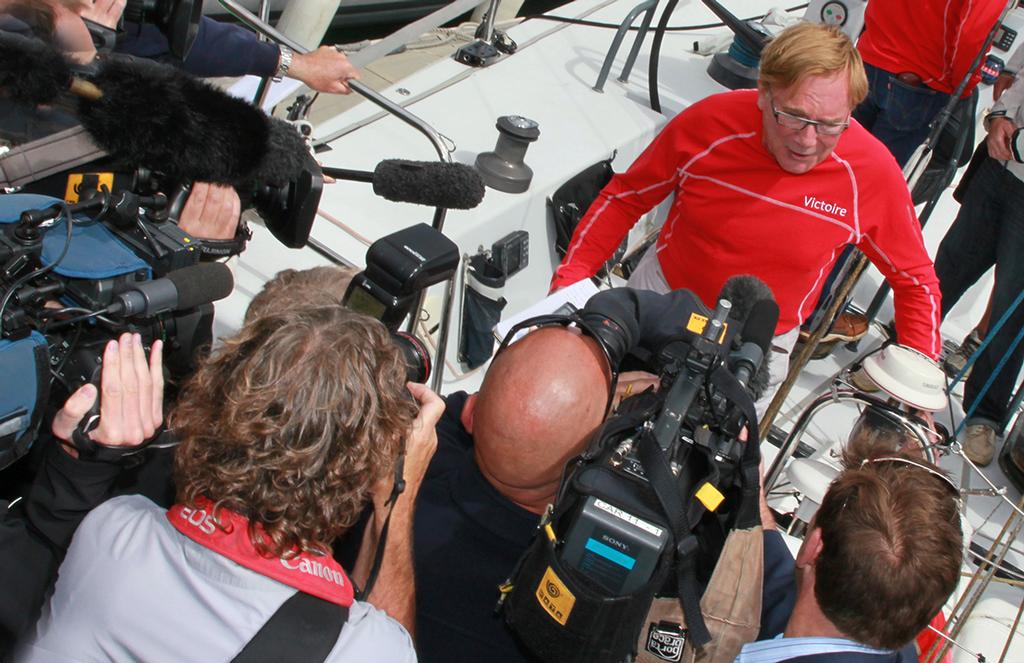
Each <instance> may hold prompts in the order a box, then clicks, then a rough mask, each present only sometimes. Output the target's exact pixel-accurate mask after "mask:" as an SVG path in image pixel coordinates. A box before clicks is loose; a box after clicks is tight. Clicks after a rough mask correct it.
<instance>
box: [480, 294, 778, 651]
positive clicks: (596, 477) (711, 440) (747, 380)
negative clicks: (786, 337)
mask: <svg viewBox="0 0 1024 663" xmlns="http://www.w3.org/2000/svg"><path fill="white" fill-rule="evenodd" d="M739 278H741V279H753V277H739ZM730 283H732V281H731V282H730ZM760 287H761V288H762V289H763V291H765V292H767V293H768V295H767V296H768V297H770V291H768V289H767V287H766V286H763V284H761V286H760ZM729 290H730V287H729V285H728V284H727V287H726V288H725V289H724V290H723V298H722V299H721V300H720V301H719V302H718V305H717V306H716V308H715V309H714V310H713V311H712V310H708V309H707V308H706V307H705V306H704V305H703V304H702V303H701V302H700V300H699V299H698V298H697V297H696V296H695V295H693V294H692V293H690V292H688V291H686V290H678V291H674V292H671V293H668V294H666V295H659V294H656V293H653V292H647V291H634V290H630V289H625V288H624V289H613V290H608V291H604V292H601V293H599V294H597V295H595V296H594V297H593V298H591V300H590V301H589V302H588V303H587V305H586V307H585V308H584V309H582V310H581V311H579V312H577V313H576V314H573V316H571V317H570V318H568V319H564V320H557V319H552V318H551V317H547V318H542V319H534V320H528V321H525V322H524V323H521V324H522V325H523V326H526V325H531V326H532V325H535V324H538V323H540V324H544V323H550V322H562V323H566V322H571V323H573V324H576V325H577V326H579V327H580V328H581V329H582V330H583V331H584V333H586V334H588V335H590V336H592V337H593V338H595V339H596V340H597V341H598V344H599V345H600V346H602V348H603V349H604V352H605V354H606V356H608V357H609V360H610V362H611V366H612V368H613V371H615V370H617V368H618V366H619V365H620V362H621V361H622V359H623V358H624V357H625V356H626V354H627V353H629V352H632V353H633V354H634V355H637V356H640V355H644V356H645V357H646V358H645V359H644V361H643V367H644V368H646V369H647V370H650V371H652V372H655V373H656V374H658V375H659V376H660V378H661V387H660V389H659V390H657V391H656V392H653V391H652V392H645V393H642V394H639V395H637V396H633V397H632V398H630V399H628V400H626V401H624V402H623V403H622V404H621V405H620V407H619V408H618V410H617V412H616V413H615V414H614V415H613V416H612V417H611V418H609V419H608V420H607V421H606V422H605V424H604V426H603V427H602V428H601V429H600V430H599V431H598V433H597V434H596V435H595V438H594V440H593V441H592V443H591V444H590V446H589V448H588V450H587V451H586V452H585V453H584V454H583V455H582V456H580V457H579V458H577V459H575V460H574V461H570V464H569V465H567V467H566V471H565V474H564V477H563V480H562V482H561V485H560V488H559V492H558V497H557V500H556V502H555V504H554V505H553V506H550V507H549V508H548V511H547V513H546V514H545V516H544V518H543V519H542V522H541V527H540V530H539V532H538V535H537V539H536V540H535V542H534V544H533V545H532V546H531V548H530V549H529V550H528V551H527V553H526V554H525V555H524V557H523V558H522V559H521V560H520V561H519V564H518V565H517V568H516V570H515V571H514V572H513V575H512V578H511V579H510V581H509V583H508V584H507V585H506V586H505V587H504V588H503V590H502V591H503V592H504V593H505V594H506V596H505V597H504V598H503V601H504V602H505V603H506V605H505V606H504V607H505V610H506V619H507V621H508V622H509V624H510V626H511V627H512V629H513V630H514V631H515V632H516V633H517V634H518V636H519V638H520V640H521V641H522V642H523V643H524V644H525V645H526V647H527V648H528V649H530V650H531V651H532V652H533V653H534V654H536V655H537V656H539V657H540V658H541V659H543V660H546V661H560V662H564V661H580V662H582V661H608V662H614V663H618V662H620V661H624V660H632V659H627V657H628V656H630V655H635V654H636V652H637V650H638V646H639V645H640V644H641V643H640V642H639V641H640V639H641V631H642V628H643V625H644V621H645V619H647V618H648V613H649V611H650V610H651V609H652V603H653V602H655V600H656V597H659V596H662V597H666V596H667V597H669V598H670V601H671V602H673V603H674V604H678V607H680V608H681V611H682V615H683V617H684V619H681V620H680V623H685V627H684V626H681V625H680V624H677V625H676V626H677V627H678V628H677V629H676V630H675V631H671V629H670V631H671V632H670V633H669V636H672V637H675V638H676V640H675V641H674V642H676V644H677V645H678V646H674V651H676V652H677V653H680V654H681V652H682V644H681V643H682V642H683V641H684V640H685V639H686V638H687V637H688V638H689V641H690V642H691V643H692V645H696V646H702V645H704V644H705V643H706V642H708V641H709V640H710V636H709V634H708V631H707V629H706V627H705V625H704V621H703V618H702V616H701V609H700V604H699V595H700V587H702V586H704V585H706V583H707V581H708V579H709V577H710V576H711V573H712V571H713V570H714V568H715V565H716V564H717V562H718V559H719V554H720V553H721V551H722V548H723V545H724V541H725V538H726V536H727V535H728V533H729V532H730V531H731V530H733V529H740V528H749V527H753V526H755V525H759V524H760V520H759V516H758V501H757V496H758V490H759V487H758V484H759V481H758V464H759V460H760V451H759V444H758V438H757V416H756V413H755V412H754V406H753V398H752V395H751V392H752V391H754V392H756V391H758V390H759V388H760V387H762V386H763V384H764V381H765V378H764V376H763V374H762V375H759V368H760V367H761V365H762V362H763V358H764V357H765V356H766V354H767V352H768V347H769V344H770V341H771V338H772V335H773V333H774V328H775V324H776V321H777V319H778V306H777V305H776V304H775V302H774V300H772V299H770V298H763V299H757V300H756V301H754V302H753V306H751V307H749V309H748V310H746V311H736V310H735V309H736V308H738V307H733V306H732V304H731V302H730V301H729V299H728V298H726V295H728V294H729V293H728V291H729ZM733 290H734V291H736V289H735V288H734V289H733ZM739 290H742V288H739ZM735 299H736V300H739V299H743V297H737V298H735ZM747 299H749V297H747ZM748 303H749V302H748ZM730 312H732V313H733V315H732V316H730ZM741 324H742V330H739V329H738V327H740V325H741ZM515 331H516V330H515V329H513V331H512V332H510V335H511V334H512V333H514V332H515ZM506 342H507V338H506ZM499 351H500V350H499ZM613 389H614V386H613ZM744 430H746V431H747V433H746V435H747V436H748V437H747V438H746V441H745V442H744V441H741V433H742V431H744ZM673 576H674V579H675V581H674V582H669V581H670V580H671V579H672V577H673ZM652 614H653V613H652ZM653 627H654V624H653V623H652V629H653ZM659 628H662V627H659ZM652 633H653V630H652ZM673 633H674V636H673ZM665 637H666V635H665V632H664V629H662V630H660V631H658V636H657V638H656V642H655V643H654V645H653V648H648V649H649V651H656V650H659V649H660V650H661V651H662V652H663V651H664V650H665V644H664V643H665ZM639 648H642V647H639ZM663 660H680V659H679V658H674V657H669V658H663Z"/></svg>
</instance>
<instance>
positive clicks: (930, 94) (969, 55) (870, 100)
mask: <svg viewBox="0 0 1024 663" xmlns="http://www.w3.org/2000/svg"><path fill="white" fill-rule="evenodd" d="M1005 6H1006V0H943V1H942V2H921V1H920V0H885V2H869V3H868V6H867V10H866V11H865V14H864V34H862V35H861V38H860V41H858V42H857V50H858V51H860V54H861V57H863V58H864V69H865V71H866V73H867V76H868V85H869V91H868V96H867V99H866V100H865V102H864V103H863V104H861V105H860V106H859V107H858V108H857V110H856V112H855V113H854V117H856V118H857V121H858V122H860V123H861V124H863V125H864V126H865V127H866V128H867V129H868V130H869V131H871V133H872V134H874V135H875V136H876V137H877V138H878V139H879V140H880V141H882V142H883V143H885V145H886V146H887V147H888V148H889V150H890V151H891V152H892V154H893V156H894V157H896V161H897V162H899V164H900V165H901V166H902V165H905V164H906V163H907V161H908V160H909V159H910V156H911V155H912V154H913V152H914V150H915V149H917V147H918V146H919V145H920V144H921V143H923V142H924V140H925V138H926V137H927V136H928V131H929V129H930V125H931V122H932V120H933V119H934V118H935V116H936V115H938V113H939V111H940V110H942V108H943V107H944V106H945V105H946V104H947V103H948V102H949V96H950V95H951V94H952V93H953V92H954V91H956V88H957V86H958V85H959V84H960V82H961V81H962V80H963V79H964V78H965V77H966V76H967V75H968V74H970V78H969V79H968V81H967V87H966V88H964V91H963V93H962V94H963V96H964V97H967V96H969V95H970V94H971V91H973V90H974V87H975V86H976V85H977V84H978V81H980V80H981V71H980V68H976V69H975V71H973V72H971V71H970V68H971V65H972V64H973V63H974V58H975V57H976V56H977V55H978V51H980V50H981V48H982V46H984V44H985V40H986V39H987V38H988V35H989V32H990V31H991V30H992V26H993V25H995V23H996V21H997V20H999V15H1000V14H1001V13H1002V10H1003V8H1004V7H1005Z"/></svg>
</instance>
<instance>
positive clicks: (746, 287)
mask: <svg viewBox="0 0 1024 663" xmlns="http://www.w3.org/2000/svg"><path fill="white" fill-rule="evenodd" d="M718 298H719V299H727V300H729V302H730V303H731V304H732V313H730V315H729V317H731V318H734V319H736V320H739V321H743V320H746V319H747V316H748V315H750V311H751V310H752V309H753V308H754V304H755V303H756V302H758V301H760V300H762V299H770V300H772V301H775V295H774V294H773V293H772V289H771V288H769V287H768V285H767V284H766V283H765V282H764V281H762V280H761V279H759V278H757V277H756V276H752V275H750V274H739V275H737V276H732V277H730V278H729V280H728V281H726V282H725V285H723V286H722V290H721V292H719V293H718Z"/></svg>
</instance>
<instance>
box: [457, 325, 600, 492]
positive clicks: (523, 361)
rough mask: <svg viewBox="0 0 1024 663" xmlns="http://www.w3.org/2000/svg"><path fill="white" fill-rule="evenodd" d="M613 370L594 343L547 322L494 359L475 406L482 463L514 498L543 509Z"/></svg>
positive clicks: (595, 419) (587, 431)
mask: <svg viewBox="0 0 1024 663" xmlns="http://www.w3.org/2000/svg"><path fill="white" fill-rule="evenodd" d="M609 380H610V374H609V369H608V365H607V361H605V358H604V355H603V354H602V353H601V350H600V348H599V347H598V346H597V343H596V342H595V341H594V340H593V339H591V338H589V337H585V336H581V335H580V334H578V333H576V332H575V331H573V330H569V329H565V328H562V327H547V328H543V329H539V330H537V331H534V332H532V333H531V334H529V335H528V336H526V338H524V339H522V340H520V341H518V342H516V343H514V344H513V345H511V346H509V348H508V349H507V350H505V351H504V352H503V353H502V354H501V355H499V356H498V357H497V358H496V359H495V360H494V362H492V364H491V366H490V368H489V370H488V371H487V375H486V377H485V378H484V383H483V385H482V386H481V388H480V392H479V393H478V394H477V395H476V397H475V401H474V403H473V405H472V410H471V424H470V428H471V432H472V434H473V440H474V448H475V453H476V459H477V464H478V465H479V467H480V471H481V472H482V473H483V474H484V476H485V477H487V479H488V481H490V482H491V484H493V485H494V487H495V488H497V489H498V491H499V492H501V493H502V494H503V495H505V496H506V497H508V498H509V499H511V500H512V501H513V502H516V503H517V504H519V505H521V506H523V507H525V508H527V509H530V510H532V511H537V512H540V511H542V510H543V508H544V506H545V505H546V504H547V503H548V502H550V501H551V500H552V499H553V498H554V494H555V492H556V490H557V488H558V481H559V478H560V476H561V472H562V466H563V465H564V464H565V461H566V460H568V459H569V458H571V457H572V456H574V455H576V454H578V453H579V452H580V451H581V450H582V449H583V447H584V446H585V445H586V443H587V441H588V440H589V438H590V435H591V434H592V433H593V431H594V429H596V428H597V426H598V425H599V424H600V423H601V421H602V419H603V418H604V411H605V406H606V405H607V401H608V386H609Z"/></svg>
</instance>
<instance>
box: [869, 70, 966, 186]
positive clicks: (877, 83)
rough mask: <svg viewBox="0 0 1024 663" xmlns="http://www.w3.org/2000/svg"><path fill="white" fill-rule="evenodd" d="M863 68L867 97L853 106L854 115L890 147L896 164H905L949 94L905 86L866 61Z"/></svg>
mask: <svg viewBox="0 0 1024 663" xmlns="http://www.w3.org/2000/svg"><path fill="white" fill-rule="evenodd" d="M864 70H865V71H866V72H867V75H868V97H867V99H865V100H864V101H863V102H861V104H860V105H859V106H857V108H855V109H854V111H853V117H854V118H855V119H856V120H857V121H858V122H860V123H861V124H863V125H864V128H865V129H867V130H868V131H870V132H871V133H872V135H874V137H875V138H877V139H878V140H880V141H882V143H884V144H885V146H886V147H888V148H889V151H890V152H891V153H892V155H893V156H894V157H896V163H898V164H899V165H900V166H901V167H902V166H905V165H906V163H907V161H908V160H909V159H910V155H912V154H913V153H914V150H916V149H917V147H918V146H919V145H920V144H921V143H923V142H924V139H925V138H927V137H928V130H929V128H930V125H931V123H932V120H934V119H935V116H936V115H938V114H939V111H941V110H942V108H943V106H945V105H946V104H947V103H948V102H949V95H948V94H945V93H943V92H938V91H936V90H933V89H931V88H929V87H925V86H918V87H915V86H913V85H908V84H906V83H904V82H903V81H901V80H900V79H899V78H897V77H896V75H895V74H893V73H890V72H888V71H885V70H884V69H879V68H878V67H873V66H871V65H869V64H865V65H864Z"/></svg>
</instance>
